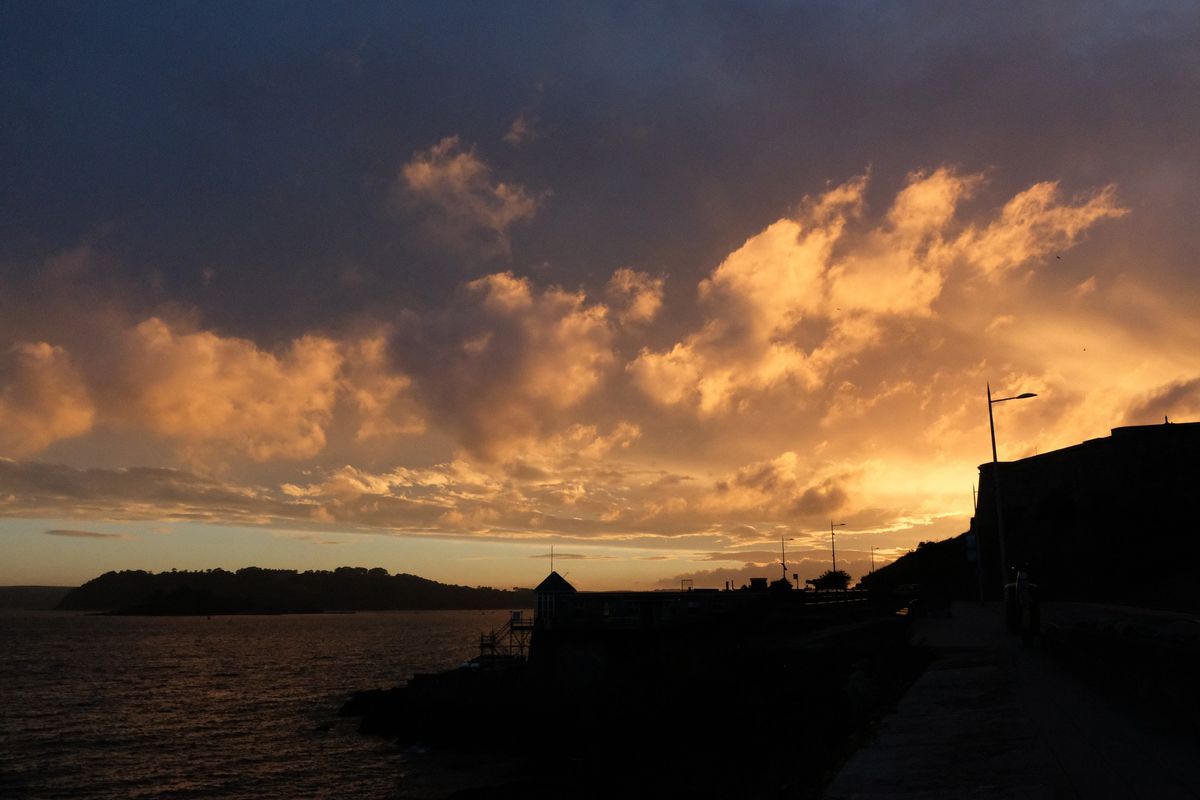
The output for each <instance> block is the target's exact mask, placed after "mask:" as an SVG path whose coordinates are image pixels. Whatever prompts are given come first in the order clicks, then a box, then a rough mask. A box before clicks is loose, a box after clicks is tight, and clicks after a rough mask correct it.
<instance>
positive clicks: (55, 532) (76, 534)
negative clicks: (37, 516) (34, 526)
mask: <svg viewBox="0 0 1200 800" xmlns="http://www.w3.org/2000/svg"><path fill="white" fill-rule="evenodd" d="M42 533H44V534H46V535H47V536H66V537H68V538H71V539H127V538H129V537H127V536H125V535H123V534H120V533H98V532H96V531H81V530H72V529H69V528H68V529H64V528H52V529H50V530H45V531H42Z"/></svg>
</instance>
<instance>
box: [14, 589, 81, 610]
mask: <svg viewBox="0 0 1200 800" xmlns="http://www.w3.org/2000/svg"><path fill="white" fill-rule="evenodd" d="M69 591H71V587H70V586H0V608H20V609H23V610H26V611H44V610H47V609H51V608H54V607H55V606H57V605H58V604H59V603H60V602H61V601H62V599H63V597H65V596H66V594H67V592H69Z"/></svg>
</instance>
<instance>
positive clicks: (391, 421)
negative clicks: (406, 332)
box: [340, 332, 426, 442]
mask: <svg viewBox="0 0 1200 800" xmlns="http://www.w3.org/2000/svg"><path fill="white" fill-rule="evenodd" d="M387 350H388V336H387V334H386V333H383V332H380V333H376V334H374V335H371V336H368V337H364V338H361V339H359V340H357V341H351V342H349V343H346V344H344V345H343V346H342V353H343V362H342V363H343V370H342V374H341V378H340V388H341V390H342V391H343V392H344V393H345V394H346V396H347V397H348V399H349V401H350V404H351V405H352V406H353V407H354V408H355V410H356V411H357V414H358V422H357V425H356V430H355V439H356V440H357V441H360V442H361V441H365V440H367V439H373V438H376V437H380V436H392V435H396V434H417V433H423V432H424V431H425V428H426V421H425V413H424V411H423V410H422V409H421V408H420V406H419V405H418V403H417V402H416V399H415V397H414V396H413V382H412V378H410V377H409V376H407V375H404V374H401V373H398V372H396V370H395V368H394V366H393V361H394V360H393V359H391V358H390V357H389V355H388V352H387Z"/></svg>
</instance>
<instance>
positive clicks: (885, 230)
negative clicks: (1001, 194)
mask: <svg viewBox="0 0 1200 800" xmlns="http://www.w3.org/2000/svg"><path fill="white" fill-rule="evenodd" d="M982 182H983V179H982V177H981V176H979V175H963V174H959V173H958V172H956V171H954V170H951V169H949V168H946V167H943V168H940V169H937V170H934V171H932V172H920V171H919V172H913V173H911V174H909V176H908V178H907V182H906V185H905V186H904V188H903V189H902V190H901V191H900V192H899V193H898V194H897V195H896V197H895V198H894V200H893V201H892V204H891V206H890V208H889V209H888V211H887V212H886V213H885V214H884V216H883V218H882V219H881V220H879V221H878V222H876V223H874V224H873V225H864V220H863V219H862V217H863V214H864V208H865V193H866V189H867V179H866V178H865V177H860V178H855V179H853V180H851V181H848V182H846V183H844V184H842V185H840V186H836V187H834V188H831V189H829V190H828V191H826V192H825V193H824V194H822V195H819V196H817V197H815V198H808V199H807V200H805V201H804V202H803V203H802V204H801V206H800V208H799V210H798V212H797V213H796V215H795V216H794V217H791V218H784V219H781V220H778V221H777V222H774V223H772V224H771V225H769V226H767V228H765V229H764V230H763V231H762V232H761V233H759V234H756V235H755V236H753V237H751V238H750V239H748V240H747V241H746V242H745V244H743V245H742V246H741V247H739V248H738V249H737V250H735V251H734V252H733V253H731V254H730V255H729V256H728V257H726V258H725V259H724V260H723V261H722V262H721V264H720V265H718V266H717V268H716V269H714V270H713V272H712V273H711V274H710V275H709V277H707V278H705V279H704V280H702V281H701V282H700V285H699V295H700V299H701V301H702V302H703V303H704V305H705V307H706V308H707V311H708V316H707V319H706V320H705V322H704V324H703V325H702V327H701V328H700V329H699V330H697V331H696V332H694V333H692V334H690V335H688V336H687V337H685V338H684V339H682V340H681V341H679V342H677V343H676V344H674V345H673V346H672V347H671V348H669V349H666V350H652V349H649V348H645V349H643V350H642V351H641V353H640V354H639V355H638V357H637V358H636V359H634V360H633V361H632V362H631V363H630V364H629V365H628V366H627V369H628V371H629V373H630V375H631V376H632V378H633V380H634V383H635V384H636V385H637V386H638V387H639V388H640V389H641V390H642V391H643V392H644V393H645V394H646V395H648V396H649V397H650V398H652V399H653V400H655V401H656V402H658V403H660V404H663V405H666V406H679V407H684V408H690V409H693V410H694V411H695V412H697V413H698V414H700V415H701V416H713V415H717V414H723V413H727V412H729V411H731V410H735V409H742V408H744V407H745V406H746V404H747V403H749V402H750V401H751V400H752V398H753V397H754V396H756V395H759V394H761V393H763V392H766V391H769V390H771V389H775V388H777V387H780V386H783V385H787V386H789V387H791V388H792V389H793V390H794V391H799V392H802V393H811V392H813V391H815V390H817V389H820V388H822V387H823V386H825V384H826V383H827V381H828V380H829V379H830V377H831V376H832V375H833V374H834V373H835V372H836V371H837V370H839V369H843V368H845V367H846V366H847V365H853V364H854V363H855V359H857V358H858V357H859V356H861V355H862V354H863V353H865V352H868V351H870V350H872V349H875V348H878V347H880V346H882V345H884V344H885V343H886V335H887V333H888V331H889V329H890V328H891V327H892V326H894V325H895V324H896V323H897V321H907V320H921V319H928V318H932V317H935V316H936V315H937V309H936V306H935V304H936V303H937V301H938V300H939V298H940V297H941V296H942V294H943V290H944V288H945V286H946V282H947V280H948V279H950V278H951V277H952V276H953V275H954V274H955V273H956V271H958V272H960V273H965V275H964V278H963V279H969V278H970V276H972V275H981V276H985V277H986V278H987V279H989V280H995V279H996V278H998V277H999V276H1001V275H1003V274H1006V273H1008V272H1011V271H1012V270H1014V269H1016V268H1017V267H1020V266H1029V265H1032V264H1033V262H1034V261H1036V260H1037V259H1039V258H1043V257H1045V256H1046V255H1047V254H1049V253H1052V252H1054V251H1056V250H1061V249H1064V248H1067V247H1070V246H1072V245H1073V244H1074V243H1075V242H1076V241H1078V239H1079V237H1080V236H1081V235H1082V234H1083V233H1084V232H1085V231H1086V230H1087V229H1088V228H1089V227H1091V226H1092V225H1094V224H1095V223H1097V222H1099V221H1101V220H1104V219H1108V218H1112V217H1117V216H1120V215H1122V214H1124V213H1125V210H1124V209H1122V208H1120V207H1118V206H1117V205H1116V199H1115V191H1114V190H1113V188H1112V187H1105V188H1104V189H1102V190H1100V191H1098V192H1096V193H1094V194H1093V195H1091V196H1089V197H1085V198H1080V199H1077V200H1076V201H1075V202H1073V203H1064V202H1063V201H1062V199H1061V196H1060V192H1059V189H1058V185H1057V184H1056V183H1052V182H1047V183H1039V184H1036V185H1035V186H1033V187H1031V188H1029V189H1027V190H1025V191H1024V192H1021V193H1020V194H1018V195H1016V196H1015V197H1013V198H1012V199H1011V200H1009V201H1008V202H1007V203H1006V204H1005V205H1004V206H1003V208H1002V209H1001V210H1000V211H999V213H998V214H996V215H995V216H994V217H992V218H991V219H985V220H984V221H982V222H963V221H961V220H960V219H959V217H960V209H961V207H962V205H963V203H964V201H965V200H967V199H968V198H970V197H971V196H972V195H973V194H974V193H975V192H976V191H977V190H978V188H979V187H980V186H981V185H982Z"/></svg>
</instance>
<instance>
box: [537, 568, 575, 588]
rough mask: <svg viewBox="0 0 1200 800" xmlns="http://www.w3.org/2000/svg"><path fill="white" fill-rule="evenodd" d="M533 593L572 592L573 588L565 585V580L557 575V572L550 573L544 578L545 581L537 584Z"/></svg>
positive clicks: (567, 584)
mask: <svg viewBox="0 0 1200 800" xmlns="http://www.w3.org/2000/svg"><path fill="white" fill-rule="evenodd" d="M533 591H535V592H539V593H543V592H544V593H562V592H574V591H575V587H574V586H572V585H571V584H569V583H567V579H566V578H564V577H563V576H562V575H559V574H558V573H557V572H551V573H550V574H549V575H547V576H546V580H544V581H542V582H541V583H539V584H538V585H537V588H536V589H534V590H533Z"/></svg>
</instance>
